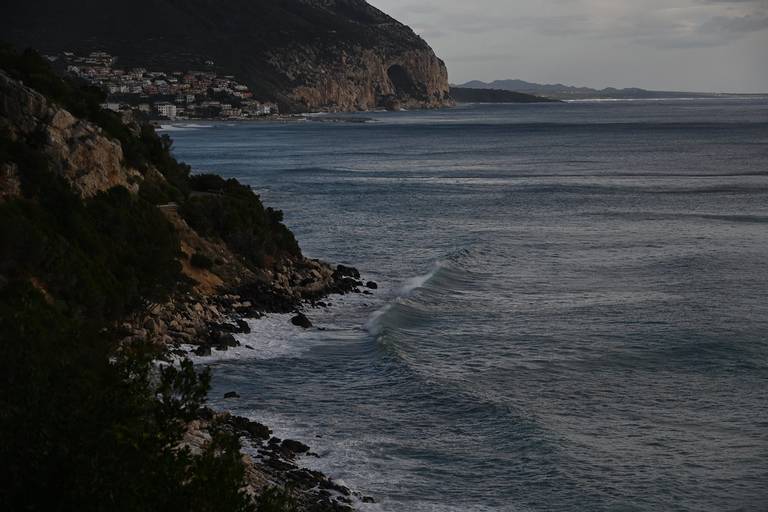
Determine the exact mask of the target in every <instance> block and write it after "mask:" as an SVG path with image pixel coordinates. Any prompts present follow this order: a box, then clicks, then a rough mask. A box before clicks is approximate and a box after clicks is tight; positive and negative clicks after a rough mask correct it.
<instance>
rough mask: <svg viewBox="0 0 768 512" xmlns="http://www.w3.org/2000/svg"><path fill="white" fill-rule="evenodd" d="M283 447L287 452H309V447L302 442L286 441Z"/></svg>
mask: <svg viewBox="0 0 768 512" xmlns="http://www.w3.org/2000/svg"><path fill="white" fill-rule="evenodd" d="M281 446H282V447H283V448H284V449H285V450H287V451H289V452H293V453H306V452H308V451H309V446H307V445H305V444H304V443H302V442H300V441H294V440H293V439H285V440H284V441H283V443H282V445H281Z"/></svg>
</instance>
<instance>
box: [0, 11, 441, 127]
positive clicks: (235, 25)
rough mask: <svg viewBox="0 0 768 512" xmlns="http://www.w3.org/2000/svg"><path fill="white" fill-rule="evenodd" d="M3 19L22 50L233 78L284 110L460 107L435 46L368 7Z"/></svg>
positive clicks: (19, 14) (0, 27)
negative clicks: (94, 55)
mask: <svg viewBox="0 0 768 512" xmlns="http://www.w3.org/2000/svg"><path fill="white" fill-rule="evenodd" d="M6 11H7V13H6V14H7V15H6V16H5V17H2V18H0V32H2V33H3V37H4V39H5V40H7V41H9V42H11V43H13V44H15V45H16V46H17V47H19V48H26V47H33V48H37V49H39V50H41V51H43V52H48V53H57V52H62V51H74V52H77V53H80V54H85V53H87V52H90V51H95V50H100V51H107V52H109V53H111V54H112V55H115V56H117V57H118V63H119V64H120V65H122V66H128V67H130V66H141V67H147V68H150V69H158V70H164V71H184V70H191V69H208V70H215V71H217V72H219V73H221V74H232V75H235V76H237V77H238V78H239V79H241V80H243V81H245V82H246V83H247V84H248V85H249V87H250V88H251V90H252V91H253V93H254V95H255V96H256V97H257V98H259V99H268V100H273V101H277V102H278V103H279V104H280V108H281V111H282V112H302V111H308V110H338V111H349V110H360V109H371V108H377V107H390V106H394V105H400V106H402V107H407V108H420V107H423V108H433V107H441V106H446V105H451V104H453V101H452V100H451V98H450V95H449V86H448V73H447V70H446V67H445V64H444V63H443V61H441V60H440V59H439V58H438V57H437V56H436V55H435V53H434V52H433V51H432V48H430V46H429V45H428V44H427V42H426V41H424V40H423V39H422V38H421V37H419V36H418V35H417V34H415V33H414V32H413V30H411V29H410V28H409V27H407V26H406V25H403V24H402V23H400V22H399V21H397V20H395V19H393V18H391V17H390V16H388V15H387V14H385V13H383V12H382V11H380V10H379V9H377V8H375V7H373V6H371V5H370V4H368V3H367V2H366V1H364V0H258V1H255V0H218V1H216V2H211V1H210V0H184V1H180V0H161V1H158V0H134V1H132V2H122V1H118V0H79V1H78V2H73V1H71V0H62V1H60V2H50V1H48V0H27V1H25V2H13V3H11V5H9V6H8V8H7V9H6ZM167 20H173V23H169V22H168V21H167Z"/></svg>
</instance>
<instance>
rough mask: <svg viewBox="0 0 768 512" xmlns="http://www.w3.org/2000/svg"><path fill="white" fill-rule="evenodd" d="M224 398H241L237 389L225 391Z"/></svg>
mask: <svg viewBox="0 0 768 512" xmlns="http://www.w3.org/2000/svg"><path fill="white" fill-rule="evenodd" d="M224 398H240V395H238V394H237V392H235V391H230V392H229V393H224Z"/></svg>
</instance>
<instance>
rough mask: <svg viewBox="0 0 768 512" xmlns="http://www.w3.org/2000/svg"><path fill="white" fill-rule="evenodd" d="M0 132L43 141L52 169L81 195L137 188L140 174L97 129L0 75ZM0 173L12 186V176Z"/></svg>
mask: <svg viewBox="0 0 768 512" xmlns="http://www.w3.org/2000/svg"><path fill="white" fill-rule="evenodd" d="M0 129H7V130H8V131H9V132H10V133H11V135H12V136H13V137H21V138H24V137H43V139H44V142H43V144H44V150H45V152H46V153H47V154H48V156H50V159H51V163H52V166H53V169H54V170H55V171H56V172H58V173H59V174H60V175H61V176H63V177H64V178H66V179H67V181H69V182H70V184H71V185H72V186H73V188H74V189H75V190H76V191H77V192H78V193H79V194H80V195H81V196H82V197H91V196H94V195H96V194H97V193H99V192H102V191H106V190H108V189H110V188H112V187H115V186H123V187H125V188H127V189H128V190H130V191H132V192H136V191H137V190H138V184H137V183H138V180H139V179H140V177H141V174H140V173H139V172H138V171H137V170H135V169H131V168H129V167H127V166H126V165H125V164H124V162H123V150H122V147H121V146H120V143H119V142H118V141H115V140H112V139H110V138H108V137H107V136H106V135H105V134H104V133H103V131H102V130H101V128H99V127H97V126H95V125H93V124H91V123H89V122H87V121H83V120H80V119H76V118H75V117H74V116H72V114H70V113H69V112H67V111H66V110H64V109H63V108H60V107H59V106H57V105H53V104H50V103H49V102H48V100H47V99H46V98H45V97H43V96H42V95H41V94H39V93H37V92H36V91H33V90H32V89H30V88H28V87H26V86H25V85H24V84H22V83H20V82H18V81H16V80H14V79H12V78H11V77H9V76H8V75H7V74H5V73H3V72H0ZM3 175H4V176H6V177H9V176H10V177H11V178H8V179H7V180H4V181H8V182H9V183H12V172H11V170H6V171H4V172H3Z"/></svg>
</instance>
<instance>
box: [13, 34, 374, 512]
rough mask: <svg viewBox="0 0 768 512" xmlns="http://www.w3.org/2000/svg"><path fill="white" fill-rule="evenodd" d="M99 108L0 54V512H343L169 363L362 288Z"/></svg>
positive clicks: (287, 444)
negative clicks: (259, 321)
mask: <svg viewBox="0 0 768 512" xmlns="http://www.w3.org/2000/svg"><path fill="white" fill-rule="evenodd" d="M103 99H104V98H103V93H102V92H101V91H100V90H98V89H94V88H91V87H87V86H83V85H82V84H80V83H77V82H74V81H69V80H64V79H62V78H60V77H58V76H57V75H56V74H55V73H54V72H53V70H52V69H50V67H48V64H47V62H46V61H45V60H44V59H43V58H42V57H40V56H39V55H37V54H36V53H35V52H31V51H28V52H25V53H24V54H21V55H19V54H16V53H14V52H12V51H10V50H8V49H7V48H4V47H1V46H0V351H2V357H0V411H2V413H1V414H0V436H1V437H2V438H3V440H4V442H3V443H2V445H1V446H0V459H1V460H2V461H3V464H2V465H0V509H2V510H51V511H55V510H75V509H77V510H106V509H109V510H114V511H126V512H128V511H135V510H170V511H182V510H183V511H192V512H194V511H197V512H207V511H211V510H217V511H222V512H225V511H232V512H234V511H238V512H246V511H247V512H274V511H283V510H285V511H288V510H290V511H309V510H311V511H313V512H314V511H318V512H323V511H327V512H331V511H349V510H351V509H350V507H349V502H350V500H349V499H348V498H345V497H344V495H351V491H349V490H348V489H346V488H344V487H342V486H340V485H337V484H336V483H334V482H332V481H331V480H330V479H328V478H327V477H326V476H324V475H323V474H322V473H319V472H306V471H305V470H302V469H301V468H300V467H299V466H298V463H297V461H296V455H297V453H303V452H304V451H306V450H308V449H309V448H305V447H304V445H302V444H301V443H298V442H296V441H291V440H282V442H280V440H278V441H277V442H275V441H274V440H273V442H272V443H269V441H270V435H271V431H270V430H269V428H267V427H266V426H263V425H260V424H258V423H256V422H253V421H250V420H248V419H246V418H240V417H237V416H231V415H229V414H226V413H216V412H214V411H211V410H210V409H207V408H205V407H204V403H205V400H206V393H207V391H208V387H209V381H210V377H209V373H208V372H207V371H203V372H198V371H197V370H196V369H195V368H194V367H193V365H192V363H191V362H190V361H189V360H188V359H186V356H187V355H189V354H190V353H192V352H194V354H196V355H197V356H200V357H203V356H208V355H210V354H211V353H212V351H214V350H215V351H226V350H228V349H229V348H231V347H234V346H238V345H240V342H239V341H238V340H237V339H236V338H235V337H234V334H237V333H244V332H248V331H249V329H250V328H249V327H248V324H247V323H246V322H245V321H244V320H243V318H245V317H247V318H257V317H259V316H260V315H262V314H263V313H264V312H266V311H281V312H285V313H288V312H294V313H299V310H301V309H304V308H305V306H304V304H305V302H304V301H307V300H309V301H312V300H314V299H316V298H318V297H320V296H324V295H325V294H327V293H345V292H354V291H357V292H358V293H360V290H359V289H358V287H360V286H363V285H362V283H361V282H360V281H358V280H357V278H359V277H360V276H359V273H357V271H356V270H354V269H352V268H349V267H342V266H339V267H337V268H336V269H332V268H331V267H330V266H329V265H327V264H325V263H322V262H319V261H315V260H309V259H307V258H305V257H304V256H302V254H301V251H300V249H299V246H298V243H297V242H296V240H295V238H294V236H293V234H292V233H291V232H290V231H289V230H288V228H287V227H286V226H285V225H284V224H283V223H282V212H280V211H278V210H274V209H272V208H269V207H265V206H264V205H263V204H262V202H261V200H260V199H259V197H258V196H257V195H256V194H254V193H253V191H251V189H250V188H249V187H247V186H244V185H242V184H240V183H238V182H237V181H236V180H233V179H230V180H224V179H222V178H221V177H218V176H215V175H191V174H190V168H189V166H186V165H184V164H182V163H180V162H178V161H176V160H175V159H174V158H173V157H172V156H171V154H170V145H171V143H170V140H169V139H168V138H167V137H161V136H158V135H157V134H156V133H155V132H154V129H153V128H152V127H151V126H148V125H140V124H137V123H136V122H134V121H132V120H131V119H121V118H120V117H119V116H118V115H117V114H116V113H114V112H111V111H106V110H102V109H101V108H100V107H99V105H100V103H101V102H102V101H103ZM310 304H311V303H310ZM308 314H311V313H308ZM295 320H297V322H298V323H297V325H299V324H301V327H305V328H308V327H310V326H311V323H310V322H309V319H308V318H307V317H306V316H305V315H304V314H303V313H299V314H297V316H296V317H295ZM251 350H254V349H252V348H251ZM172 356H173V357H174V358H176V362H177V364H161V363H160V361H165V362H170V361H171V357H172ZM241 444H247V445H248V446H249V447H250V448H251V449H252V450H254V451H255V450H258V451H259V452H261V453H262V454H266V455H263V456H262V458H261V459H260V460H253V459H251V458H250V457H248V456H246V455H244V454H243V453H242V452H241V451H240V449H241ZM321 489H333V490H336V491H338V492H339V493H341V494H339V496H340V497H338V498H336V497H331V496H326V495H323V494H322V492H321ZM344 500H346V501H344Z"/></svg>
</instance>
